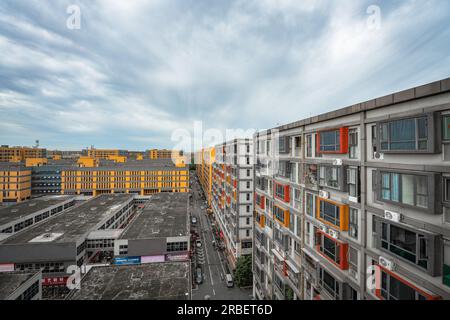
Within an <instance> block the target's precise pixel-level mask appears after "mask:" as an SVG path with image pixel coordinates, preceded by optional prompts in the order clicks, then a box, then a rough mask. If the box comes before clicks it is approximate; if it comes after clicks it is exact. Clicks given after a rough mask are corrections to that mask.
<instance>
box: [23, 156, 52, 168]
mask: <svg viewBox="0 0 450 320" xmlns="http://www.w3.org/2000/svg"><path fill="white" fill-rule="evenodd" d="M47 163H48V160H47V158H27V159H25V167H39V166H42V165H45V164H47Z"/></svg>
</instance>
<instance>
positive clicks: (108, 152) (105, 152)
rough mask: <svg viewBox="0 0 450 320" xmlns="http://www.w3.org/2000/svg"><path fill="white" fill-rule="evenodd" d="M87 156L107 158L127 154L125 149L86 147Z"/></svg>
mask: <svg viewBox="0 0 450 320" xmlns="http://www.w3.org/2000/svg"><path fill="white" fill-rule="evenodd" d="M87 156H88V157H91V158H97V159H108V158H109V157H111V156H112V157H119V156H125V157H126V156H127V151H125V150H119V149H94V148H91V149H88V150H87Z"/></svg>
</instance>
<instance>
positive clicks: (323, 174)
mask: <svg viewBox="0 0 450 320" xmlns="http://www.w3.org/2000/svg"><path fill="white" fill-rule="evenodd" d="M339 179H340V175H339V168H337V167H329V166H320V167H319V184H320V185H321V186H325V187H329V188H339Z"/></svg>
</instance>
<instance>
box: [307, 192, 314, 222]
mask: <svg viewBox="0 0 450 320" xmlns="http://www.w3.org/2000/svg"><path fill="white" fill-rule="evenodd" d="M314 211H315V210H314V195H313V194H311V193H307V194H306V214H307V215H308V216H311V217H313V216H314Z"/></svg>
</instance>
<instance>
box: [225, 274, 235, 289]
mask: <svg viewBox="0 0 450 320" xmlns="http://www.w3.org/2000/svg"><path fill="white" fill-rule="evenodd" d="M225 280H226V282H227V287H228V288H233V287H234V281H233V277H232V276H231V274H229V273H227V274H226V275H225Z"/></svg>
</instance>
